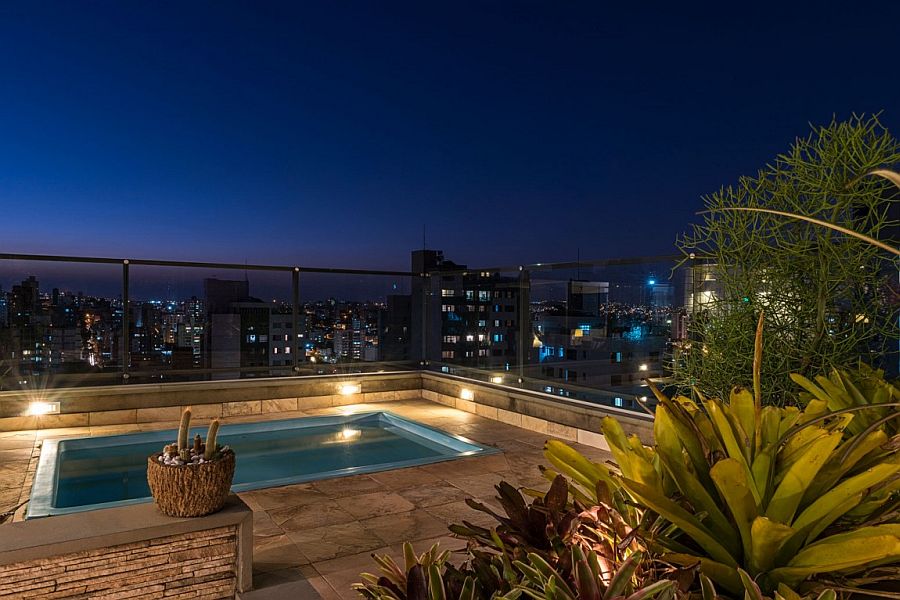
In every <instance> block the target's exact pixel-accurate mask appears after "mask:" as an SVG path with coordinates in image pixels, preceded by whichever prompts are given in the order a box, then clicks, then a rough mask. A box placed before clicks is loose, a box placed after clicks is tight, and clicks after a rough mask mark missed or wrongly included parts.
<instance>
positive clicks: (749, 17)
mask: <svg viewBox="0 0 900 600" xmlns="http://www.w3.org/2000/svg"><path fill="white" fill-rule="evenodd" d="M625 4H627V3H612V2H591V3H588V2H583V3H582V2H573V3H569V2H544V3H533V2H518V1H516V2H473V3H468V2H441V3H437V2H410V3H383V2H369V3H346V2H316V3H312V2H310V3H300V2H291V3H276V2H253V3H250V2H247V3H230V2H209V3H203V2H190V3H185V2H60V3H53V2H40V3H31V2H20V3H18V6H16V5H14V4H11V3H4V4H3V5H2V6H0V64H2V79H0V205H2V217H0V251H3V252H28V253H60V254H85V255H98V256H131V257H142V258H161V259H177V260H212V261H215V260H222V261H234V262H244V261H249V262H263V263H272V264H304V265H311V266H344V267H358V268H360V267H369V268H401V269H405V268H407V267H408V264H409V251H410V250H411V249H412V248H414V247H420V246H421V243H422V225H423V223H426V224H427V238H428V245H429V247H437V248H442V249H444V250H445V252H446V254H447V255H448V256H450V257H451V258H454V259H456V260H458V261H460V262H468V263H469V264H482V265H483V264H511V263H512V264H515V263H520V262H538V261H544V262H547V261H556V260H572V259H574V257H575V255H576V252H577V250H578V248H580V250H581V255H582V257H598V258H599V257H606V256H623V255H636V254H660V253H668V252H671V251H672V242H673V240H674V237H675V235H676V234H677V233H678V232H679V231H681V230H682V229H684V227H685V225H686V224H687V223H688V222H689V221H690V220H691V219H692V218H694V217H693V215H694V213H695V212H696V211H697V210H699V209H700V206H701V204H700V196H701V195H702V194H703V193H706V192H710V191H712V190H714V189H716V188H718V187H719V186H720V185H722V184H727V183H729V182H732V181H734V180H735V179H736V178H737V177H738V176H739V175H740V174H743V173H751V172H754V171H755V169H756V168H757V167H759V166H761V165H762V164H764V163H765V162H766V161H767V160H769V159H771V158H772V157H773V156H774V155H775V154H776V153H777V152H779V151H782V150H784V149H786V147H787V145H788V144H789V143H790V141H791V140H792V139H793V138H794V137H795V136H797V135H804V134H805V133H806V131H807V127H808V123H809V122H814V123H822V122H825V121H828V120H829V119H830V118H831V115H832V114H837V115H838V116H839V117H845V116H848V115H849V114H850V113H851V112H853V111H856V112H871V111H879V110H884V111H885V112H884V114H883V117H882V120H883V122H884V123H885V124H886V125H888V126H889V127H893V126H895V125H898V124H900V106H898V98H900V80H898V78H897V77H896V76H895V73H894V71H893V70H892V69H893V68H894V65H895V63H896V55H897V40H898V30H897V23H898V22H900V19H898V17H900V5H898V4H896V3H881V6H876V5H874V4H873V5H871V6H866V5H864V4H860V3H855V4H854V5H853V6H851V5H850V3H843V4H844V6H843V7H841V8H837V7H829V6H828V5H827V3H821V2H816V3H809V4H807V5H803V4H802V3H771V4H764V3H760V2H757V3H752V4H751V3H716V4H710V5H708V6H705V7H694V8H692V7H690V6H688V4H690V3H674V4H669V5H668V6H667V7H650V6H647V7H646V8H644V9H640V10H639V9H632V8H623V6H620V5H625ZM725 4H728V5H731V4H733V6H723V5H725ZM782 4H792V5H793V6H791V7H787V6H783V5H782Z"/></svg>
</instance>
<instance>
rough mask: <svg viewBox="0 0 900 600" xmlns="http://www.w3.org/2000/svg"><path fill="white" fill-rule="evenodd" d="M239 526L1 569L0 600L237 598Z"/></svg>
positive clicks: (63, 556) (100, 549) (111, 547)
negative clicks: (8, 599)
mask: <svg viewBox="0 0 900 600" xmlns="http://www.w3.org/2000/svg"><path fill="white" fill-rule="evenodd" d="M237 558H238V527H237V526H229V527H219V528H216V529H208V530H204V531H196V532H192V533H185V534H180V535H171V536H167V537H160V538H156V539H153V540H144V541H140V542H133V543H130V544H121V545H117V546H110V547H108V548H99V549H96V550H90V551H86V552H75V553H71V554H64V555H62V556H55V557H51V558H42V559H36V560H31V561H26V562H18V563H12V564H8V565H0V598H3V599H6V598H41V599H48V600H49V599H50V598H96V599H104V600H107V599H108V600H112V599H113V598H115V599H120V598H141V599H143V598H173V599H175V598H192V599H197V600H200V599H209V600H212V599H214V598H234V595H235V586H236V573H235V565H236V564H237Z"/></svg>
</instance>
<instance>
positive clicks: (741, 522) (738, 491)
mask: <svg viewBox="0 0 900 600" xmlns="http://www.w3.org/2000/svg"><path fill="white" fill-rule="evenodd" d="M710 475H711V476H712V478H713V481H714V482H715V484H716V489H718V491H719V496H720V497H721V498H722V499H723V500H724V501H725V506H726V507H727V508H728V511H729V512H730V513H731V516H732V517H733V518H734V522H735V525H737V528H738V531H739V532H740V536H741V547H742V548H743V556H744V557H749V556H750V553H751V548H752V539H751V532H750V524H751V523H752V522H753V519H755V518H756V516H757V515H758V509H757V506H756V502H755V501H754V499H753V490H752V489H751V488H752V487H753V483H752V482H750V481H748V479H747V474H746V472H745V471H744V467H743V466H742V465H741V463H740V460H739V459H736V458H725V459H723V460H720V461H719V462H717V463H716V464H715V465H714V466H713V468H712V469H711V470H710ZM733 555H734V556H735V558H736V559H739V558H740V556H738V555H736V554H733ZM737 562H739V563H746V560H738V561H737Z"/></svg>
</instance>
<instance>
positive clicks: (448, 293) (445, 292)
mask: <svg viewBox="0 0 900 600" xmlns="http://www.w3.org/2000/svg"><path fill="white" fill-rule="evenodd" d="M455 295H456V294H455V293H454V291H453V290H441V296H443V297H444V298H447V297H450V296H455Z"/></svg>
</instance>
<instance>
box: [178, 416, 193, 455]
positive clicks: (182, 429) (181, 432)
mask: <svg viewBox="0 0 900 600" xmlns="http://www.w3.org/2000/svg"><path fill="white" fill-rule="evenodd" d="M190 429H191V409H190V407H188V408H185V409H184V411H182V413H181V423H180V424H179V425H178V451H179V452H180V451H181V450H186V449H187V447H188V433H189V432H190Z"/></svg>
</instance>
